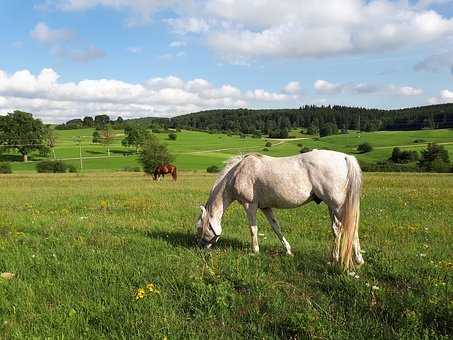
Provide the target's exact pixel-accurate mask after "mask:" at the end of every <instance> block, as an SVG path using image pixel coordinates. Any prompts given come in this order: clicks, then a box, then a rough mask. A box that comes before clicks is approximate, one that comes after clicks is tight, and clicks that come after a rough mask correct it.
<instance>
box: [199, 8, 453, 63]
mask: <svg viewBox="0 0 453 340" xmlns="http://www.w3.org/2000/svg"><path fill="white" fill-rule="evenodd" d="M207 7H208V10H209V11H210V13H212V14H213V15H215V16H217V17H218V18H220V19H223V20H229V21H231V22H233V23H236V24H237V26H236V27H235V28H232V29H217V30H216V31H215V32H213V33H212V34H210V35H209V36H208V40H209V43H210V45H211V46H213V47H214V48H216V49H218V50H219V51H221V52H222V53H223V54H225V55H227V56H229V57H231V55H238V56H242V57H252V58H253V57H259V56H273V57H307V56H329V55H336V54H346V53H366V52H375V51H384V50H394V49H397V48H400V47H404V46H412V45H416V44H420V43H424V42H431V41H435V40H439V39H442V38H444V37H446V36H449V35H452V34H453V19H448V18H444V17H442V16H441V15H440V14H438V13H437V12H435V11H434V10H432V9H426V6H417V4H415V5H411V4H410V2H407V1H395V2H391V1H385V0H374V1H364V0H326V1H323V2H322V3H320V2H319V1H318V0H305V1H300V0H281V1H278V2H275V1H272V0H263V1H241V0H228V1H226V0H213V1H210V2H209V4H208V6H207ZM256 13H259V15H256ZM233 27H234V26H233Z"/></svg>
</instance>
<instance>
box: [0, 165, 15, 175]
mask: <svg viewBox="0 0 453 340" xmlns="http://www.w3.org/2000/svg"><path fill="white" fill-rule="evenodd" d="M12 173H13V170H12V169H11V164H9V163H7V162H2V163H0V174H12Z"/></svg>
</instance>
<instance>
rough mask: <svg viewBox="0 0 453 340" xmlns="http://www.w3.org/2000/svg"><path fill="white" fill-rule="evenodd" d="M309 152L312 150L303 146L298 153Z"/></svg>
mask: <svg viewBox="0 0 453 340" xmlns="http://www.w3.org/2000/svg"><path fill="white" fill-rule="evenodd" d="M310 151H312V149H310V148H309V147H306V146H304V147H303V148H302V149H300V151H299V153H306V152H310Z"/></svg>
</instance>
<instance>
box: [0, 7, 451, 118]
mask: <svg viewBox="0 0 453 340" xmlns="http://www.w3.org/2000/svg"><path fill="white" fill-rule="evenodd" d="M0 43H1V46H2V57H1V58H0V114H4V113H6V112H9V111H11V110H14V109H21V110H25V111H29V112H32V113H34V114H35V115H36V116H38V117H40V118H42V119H43V120H44V121H46V122H61V121H65V120H67V119H70V118H74V117H80V116H84V115H95V114H100V113H107V114H109V115H111V116H112V117H116V116H118V115H121V116H123V117H140V116H174V115H178V114H183V113H187V112H193V111H198V110H202V109H211V108H235V107H250V108H260V107H267V108H274V107H275V108H280V107H298V106H301V105H306V104H308V105H311V104H315V105H327V104H342V105H351V106H366V107H379V108H399V107H408V106H419V105H428V104H434V103H443V102H453V1H451V0H420V1H405V0H401V1H384V0H374V1H373V0H372V1H364V0H325V1H322V2H320V1H317V0H280V1H275V0H274V1H271V0H250V1H239V0H211V1H205V0H186V1H177V0H32V1H30V0H2V1H1V2H0Z"/></svg>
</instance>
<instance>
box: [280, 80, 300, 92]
mask: <svg viewBox="0 0 453 340" xmlns="http://www.w3.org/2000/svg"><path fill="white" fill-rule="evenodd" d="M283 91H284V92H286V93H288V94H298V93H299V92H300V84H299V82H298V81H290V82H289V83H288V84H286V86H285V87H284V88H283Z"/></svg>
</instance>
